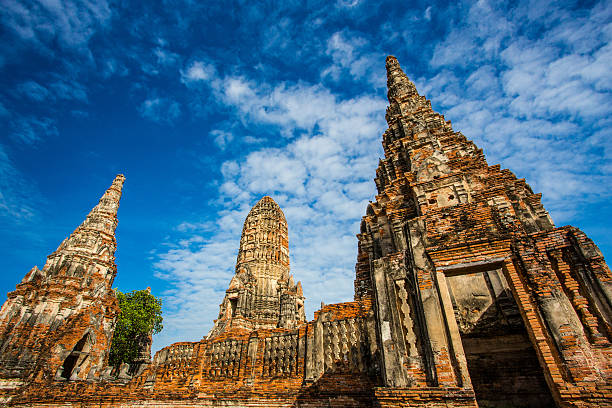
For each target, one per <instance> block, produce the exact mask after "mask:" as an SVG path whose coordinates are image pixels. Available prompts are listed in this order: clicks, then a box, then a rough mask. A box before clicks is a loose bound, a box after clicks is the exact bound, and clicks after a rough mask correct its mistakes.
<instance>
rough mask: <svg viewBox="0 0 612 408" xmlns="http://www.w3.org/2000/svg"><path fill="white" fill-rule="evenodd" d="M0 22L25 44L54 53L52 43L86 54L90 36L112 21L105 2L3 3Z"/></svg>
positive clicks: (11, 0) (79, 0) (9, 1)
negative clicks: (26, 42) (28, 42)
mask: <svg viewBox="0 0 612 408" xmlns="http://www.w3.org/2000/svg"><path fill="white" fill-rule="evenodd" d="M2 8H3V12H2V13H0V19H1V21H2V23H3V26H4V27H6V28H7V29H9V30H12V31H13V32H14V33H15V34H16V35H17V36H18V37H20V38H21V39H22V40H25V41H32V42H35V43H37V44H39V45H42V46H45V47H49V50H52V49H53V41H54V40H57V41H58V43H59V44H60V45H61V46H63V47H66V48H69V49H74V50H77V51H80V52H83V53H87V54H89V50H88V49H87V43H88V41H89V39H90V38H91V36H92V35H93V34H94V33H95V32H96V31H97V30H98V29H100V28H101V27H104V26H106V25H107V24H108V23H109V22H110V19H111V14H112V12H111V9H110V6H109V4H108V3H107V2H106V1H89V0H82V1H81V0H76V1H74V0H73V1H70V0H68V1H61V2H60V1H32V2H21V1H15V0H5V1H3V2H2Z"/></svg>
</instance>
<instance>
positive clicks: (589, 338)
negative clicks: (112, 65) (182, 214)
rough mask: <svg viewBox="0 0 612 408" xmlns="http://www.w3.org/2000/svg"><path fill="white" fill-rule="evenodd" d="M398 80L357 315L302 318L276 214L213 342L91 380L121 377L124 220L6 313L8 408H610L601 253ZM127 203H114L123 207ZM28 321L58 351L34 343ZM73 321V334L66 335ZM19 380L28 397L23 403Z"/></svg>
mask: <svg viewBox="0 0 612 408" xmlns="http://www.w3.org/2000/svg"><path fill="white" fill-rule="evenodd" d="M386 67H387V81H388V82H387V83H388V88H389V91H388V99H389V108H388V109H387V112H386V119H387V123H388V125H389V127H388V129H387V130H386V131H385V132H384V134H383V137H382V139H383V140H382V143H383V148H384V153H385V157H384V158H383V159H381V160H380V163H379V166H378V168H377V169H376V177H375V182H376V187H377V190H378V191H377V194H376V195H375V197H373V200H372V202H370V204H369V205H368V206H367V208H366V210H365V216H364V217H363V218H362V221H361V230H360V233H359V234H358V236H357V251H356V252H357V254H358V255H357V263H356V267H355V286H354V287H355V297H354V301H352V302H342V303H335V304H327V305H322V306H321V309H319V310H317V311H315V313H314V319H313V320H312V321H306V320H305V318H304V311H303V301H304V298H303V296H302V292H301V287H300V285H299V283H298V284H297V285H295V284H294V283H293V280H292V277H291V275H290V274H289V251H288V234H287V223H286V221H285V217H284V215H283V212H282V211H281V209H280V208H279V207H278V205H277V204H276V203H275V202H274V201H273V200H272V199H271V198H269V197H264V198H263V199H261V200H260V201H259V202H258V203H257V204H256V205H255V206H254V207H253V209H252V210H251V212H250V213H249V215H248V217H247V219H246V221H245V224H244V229H243V232H242V237H241V240H240V250H239V254H238V260H237V264H236V274H235V276H234V277H233V278H232V280H231V282H230V284H229V289H228V290H227V291H226V294H225V297H224V299H223V302H222V303H221V307H220V313H219V317H218V319H216V321H215V325H214V327H213V329H212V330H211V332H210V333H209V334H208V336H206V337H205V338H204V339H202V340H200V341H198V342H180V343H175V344H172V345H170V346H167V347H165V348H163V349H162V350H160V351H158V352H157V353H156V355H155V358H154V359H153V362H152V363H151V364H150V365H147V366H146V367H145V368H144V369H143V370H139V371H137V372H136V373H134V374H133V375H132V374H129V371H127V370H124V374H125V375H121V374H120V375H119V376H118V377H116V378H112V376H103V377H102V378H101V379H102V380H103V381H100V378H98V377H96V375H95V374H93V375H90V374H87V376H86V377H87V378H85V374H86V373H87V372H88V371H89V373H91V372H92V370H93V369H94V368H93V367H96V366H97V364H99V363H100V362H101V361H102V360H103V359H104V357H103V356H104V351H103V350H102V349H101V348H100V347H103V346H104V345H106V344H107V343H106V339H107V338H108V334H107V333H108V331H107V329H106V327H109V325H110V323H109V322H110V321H111V320H112V317H113V316H114V315H113V313H114V310H115V309H113V307H114V303H113V301H112V296H111V294H110V286H109V285H108V284H107V283H106V282H108V280H109V279H110V278H111V277H112V276H114V264H112V263H111V260H112V251H110V252H108V254H109V258H105V254H106V253H107V252H105V251H104V248H105V245H103V243H104V242H112V243H114V241H113V240H112V239H111V238H112V235H110V233H109V231H111V232H112V230H114V225H115V224H114V213H113V212H112V211H110V210H109V211H103V214H107V215H104V216H102V215H101V216H99V217H98V216H96V217H93V218H92V220H91V221H92V225H94V226H95V228H94V227H92V229H91V233H87V234H85V233H83V234H81V233H78V234H77V232H79V231H80V229H79V230H77V232H75V234H73V236H71V238H70V239H69V240H68V241H67V242H66V243H65V244H62V246H61V247H60V249H59V250H58V252H57V253H56V254H54V255H53V256H52V258H50V261H49V263H48V266H45V269H44V270H43V272H41V271H38V270H37V269H35V270H33V271H32V272H30V274H29V275H28V276H26V278H25V279H24V283H22V284H20V285H19V286H18V290H17V291H16V292H13V293H12V294H10V295H9V301H8V302H7V304H5V306H4V308H3V309H2V315H1V317H2V323H1V325H0V329H1V331H0V334H1V335H2V336H3V337H0V338H2V339H3V340H2V341H3V343H0V344H8V346H5V345H3V346H2V347H3V348H2V349H0V356H1V357H0V358H1V359H2V360H0V362H2V364H3V366H2V367H3V369H2V370H0V403H2V402H8V403H10V405H12V406H22V407H32V406H40V407H45V408H48V407H51V406H57V407H60V406H61V407H68V406H69V407H76V406H77V405H78V406H79V407H80V408H82V407H100V406H113V407H115V406H116V407H126V408H127V407H142V406H143V404H144V405H147V404H148V405H155V406H158V407H175V406H185V405H189V406H192V407H208V408H210V407H218V406H224V407H236V408H237V407H245V406H249V407H255V406H257V407H277V408H281V407H283V408H287V407H302V408H306V407H308V408H321V407H334V408H340V407H342V408H346V407H353V408H370V407H377V408H400V407H421V408H449V407H455V408H467V407H471V408H478V407H481V408H507V407H513V408H517V407H524V408H527V407H528V408H549V407H554V406H557V407H559V408H600V407H608V408H612V344H611V342H612V273H611V272H610V269H609V268H608V266H607V265H606V263H605V261H604V259H603V256H602V254H601V253H600V252H599V250H598V249H597V247H596V246H595V244H594V243H593V242H592V241H591V240H590V239H589V238H588V237H586V235H585V234H584V233H583V232H581V231H580V230H579V229H577V228H575V227H571V226H565V227H555V225H554V224H553V222H552V220H551V218H550V216H549V214H548V212H547V211H546V210H545V209H544V208H543V206H542V203H541V197H540V195H539V194H534V192H533V191H532V190H531V188H530V187H529V185H528V184H527V183H526V182H525V180H523V179H518V178H516V176H515V175H514V174H513V173H512V172H511V171H509V170H506V169H501V168H500V166H499V165H493V166H490V165H489V164H488V163H487V162H486V160H485V157H484V155H483V152H482V150H481V149H479V148H478V147H477V146H476V145H475V144H474V143H473V142H471V141H470V140H468V139H467V138H466V137H465V136H464V135H462V134H461V133H459V132H456V131H454V130H453V128H452V126H451V123H450V122H448V121H446V120H445V119H444V117H443V116H442V115H441V114H439V113H437V112H435V111H434V110H433V109H432V107H431V104H430V102H429V101H428V100H427V99H426V98H425V97H424V96H422V95H419V93H418V92H417V90H416V87H415V85H414V84H413V83H412V82H411V81H410V80H409V79H408V78H407V77H406V75H405V74H404V73H403V72H402V69H401V68H400V66H399V64H398V62H397V60H396V59H395V58H394V57H388V58H387V61H386ZM116 190H117V189H113V188H111V190H109V192H110V193H107V194H111V195H112V196H113V197H115V198H116V200H118V193H117V191H116ZM105 197H106V196H105ZM109 200H110V201H109V203H111V204H113V203H115V204H116V201H112V200H111V199H110V198H109ZM103 203H106V200H105V198H103V200H102V201H101V204H100V205H101V206H102V204H103ZM111 208H114V209H115V210H116V205H114V206H113V205H111ZM89 221H90V219H89V218H88V221H86V222H85V223H84V224H83V225H84V226H87V225H88V222H89ZM94 221H95V222H94ZM106 222H108V223H109V224H106ZM104 226H106V227H104ZM80 228H84V227H80ZM84 230H85V231H89V229H87V228H84ZM85 231H84V232H85ZM104 231H106V232H104ZM96 239H97V240H98V241H97V240H96ZM104 239H106V240H107V241H104ZM90 240H91V242H90ZM106 246H108V247H112V250H114V246H112V245H106ZM89 248H91V250H90V249H89ZM68 249H71V250H68ZM81 252H82V253H83V255H80V254H81ZM77 255H79V256H78V257H77ZM62 256H63V257H64V258H62ZM71 256H72V257H77V258H74V260H73V258H70V257H71ZM312 256H316V254H312ZM64 259H67V260H70V261H71V262H68V261H64ZM64 265H66V266H65V267H64ZM59 274H61V279H59V278H58V279H57V280H54V279H55V278H53V277H54V276H60V275H59ZM90 277H91V278H90ZM35 279H38V281H35ZM45 279H47V280H45ZM110 280H111V281H112V279H110ZM47 281H48V282H50V283H49V284H47V283H45V282H47ZM30 282H36V283H32V284H31V285H30ZM26 285H30V286H26ZM26 288H31V289H30V290H31V291H32V294H30V293H29V292H28V291H27V290H26ZM81 292H82V294H81ZM58 305H59V306H58ZM80 305H82V306H80ZM81 311H83V313H85V314H82V313H81ZM60 316H61V317H60ZM30 319H31V320H32V321H33V322H38V323H36V324H40V325H41V327H43V328H44V330H49V333H50V334H49V335H48V338H46V337H45V334H44V332H43V331H40V330H39V331H37V332H36V336H30V334H29V331H28V329H30V328H31V327H34V328H36V327H38V326H37V325H36V324H33V325H29V323H28V322H29V321H30ZM57 321H65V323H64V324H63V326H62V327H66V328H67V329H63V330H62V331H61V332H60V331H58V330H55V331H54V327H55V322H57ZM92 322H93V324H94V325H93V326H92V324H91V323H92ZM92 327H93V328H92ZM95 327H100V328H99V329H94V328H95ZM36 330H38V329H36ZM15 336H21V337H23V338H24V339H26V340H25V342H23V341H19V340H18V338H17V337H15ZM37 341H40V342H42V343H40V344H44V345H41V346H39V345H38V344H39V343H37ZM44 353H47V354H44ZM40 355H45V356H47V360H45V359H44V358H41V357H40ZM41 359H42V360H41ZM71 359H72V360H71ZM88 359H90V360H91V363H88V361H90V360H88ZM36 361H52V362H53V363H52V364H49V365H48V367H47V368H45V369H41V370H40V371H37V372H40V373H41V376H42V377H43V378H42V379H41V378H40V377H41V376H38V377H35V378H24V377H23V376H21V374H20V373H23V372H24V371H23V369H21V370H22V371H19V370H18V369H17V367H21V366H27V365H28V364H29V365H30V366H31V365H32V364H36ZM62 361H63V365H62ZM5 362H6V363H5ZM28 362H30V363H28ZM20 364H21V366H20ZM4 367H7V368H4ZM58 367H61V368H60V369H59V370H58ZM75 367H76V368H75ZM80 367H82V368H80ZM88 367H92V368H88ZM11 369H13V370H16V371H14V374H13V378H14V379H16V380H24V382H23V383H21V384H12V389H11V384H7V382H6V380H5V379H6V375H7V373H10V372H11V371H10V370H11ZM45 373H47V374H46V377H45V376H44V374H45Z"/></svg>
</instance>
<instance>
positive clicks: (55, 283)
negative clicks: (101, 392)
mask: <svg viewBox="0 0 612 408" xmlns="http://www.w3.org/2000/svg"><path fill="white" fill-rule="evenodd" d="M124 180H125V177H124V176H123V175H118V176H117V177H116V178H115V180H114V181H113V183H112V185H111V186H110V188H109V189H108V190H107V191H106V192H105V193H104V195H103V196H102V198H100V202H99V203H98V205H96V206H95V207H94V208H93V209H92V210H91V212H90V213H89V214H88V215H87V218H86V219H85V221H83V223H82V224H81V225H79V227H78V228H77V229H76V230H75V231H74V232H73V233H72V234H71V235H70V236H69V237H68V238H66V239H65V240H64V242H62V243H61V245H60V246H59V247H58V248H57V250H56V251H55V252H54V253H52V254H51V255H49V256H48V257H47V262H46V264H45V266H44V268H43V269H42V270H40V269H38V267H36V266H35V267H34V268H32V270H31V271H30V272H28V274H27V275H26V276H25V277H24V278H23V280H22V281H21V283H20V284H19V285H17V288H16V289H15V291H13V292H11V293H9V294H8V296H7V297H8V299H7V301H6V302H5V303H4V305H3V306H2V309H1V310H0V376H1V377H2V378H5V379H10V378H14V379H15V380H16V381H18V380H22V379H24V378H28V377H29V376H30V375H36V374H40V375H41V376H43V377H48V376H49V375H51V376H55V377H56V378H58V379H87V378H93V377H94V376H97V375H99V374H101V373H100V372H99V371H98V369H99V368H101V367H102V366H103V364H104V363H105V362H106V359H107V358H108V351H109V348H110V339H111V337H112V333H113V329H114V323H115V317H116V315H117V313H118V312H119V308H118V305H117V300H116V298H115V295H114V293H113V291H112V288H111V286H112V284H113V280H114V279H115V275H116V274H117V266H116V265H115V250H116V248H117V241H116V240H115V228H116V227H117V209H118V208H119V200H120V198H121V189H122V187H123V182H124Z"/></svg>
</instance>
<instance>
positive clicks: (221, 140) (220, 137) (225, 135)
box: [210, 129, 234, 150]
mask: <svg viewBox="0 0 612 408" xmlns="http://www.w3.org/2000/svg"><path fill="white" fill-rule="evenodd" d="M210 136H211V137H212V138H213V141H214V142H215V145H216V146H217V147H218V148H219V149H221V150H225V148H226V147H227V145H228V144H229V143H230V142H231V141H232V140H234V135H233V134H232V132H228V131H225V130H220V129H215V130H211V131H210Z"/></svg>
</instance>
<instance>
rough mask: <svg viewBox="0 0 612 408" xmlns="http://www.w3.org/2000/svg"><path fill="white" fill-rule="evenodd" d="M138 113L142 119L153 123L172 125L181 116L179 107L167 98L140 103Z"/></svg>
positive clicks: (150, 99)
mask: <svg viewBox="0 0 612 408" xmlns="http://www.w3.org/2000/svg"><path fill="white" fill-rule="evenodd" d="M138 112H140V115H141V116H142V117H143V118H146V119H149V120H152V121H154V122H159V123H172V122H174V121H175V120H176V119H178V117H179V116H180V115H181V107H180V105H179V104H178V102H176V101H173V100H171V99H169V98H160V97H154V98H149V99H146V100H145V101H144V102H142V104H141V105H140V107H139V108H138Z"/></svg>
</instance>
